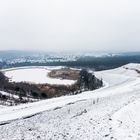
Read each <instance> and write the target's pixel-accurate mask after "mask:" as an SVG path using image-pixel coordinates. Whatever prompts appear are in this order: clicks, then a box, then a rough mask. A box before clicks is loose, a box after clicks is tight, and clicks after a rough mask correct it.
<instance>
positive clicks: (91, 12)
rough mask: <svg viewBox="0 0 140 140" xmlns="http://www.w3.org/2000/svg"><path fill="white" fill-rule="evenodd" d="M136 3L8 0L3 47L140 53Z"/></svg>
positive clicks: (1, 26)
mask: <svg viewBox="0 0 140 140" xmlns="http://www.w3.org/2000/svg"><path fill="white" fill-rule="evenodd" d="M139 5H140V1H138V0H133V1H132V0H117V1H113V0H88V1H87V0H70V1H67V0H59V1H58V0H51V1H46V0H24V1H22V0H12V1H11V0H4V1H1V2H0V19H1V22H0V49H1V50H5V49H22V50H23V49H25V50H34V49H35V50H53V51H54V50H57V51H59V50H93V51H94V50H96V51H97V50H99V51H110V50H113V51H117V50H119V51H130V50H133V51H139V50H140V47H139V44H140V39H139V38H140V26H139V25H140V19H139V17H140V8H139Z"/></svg>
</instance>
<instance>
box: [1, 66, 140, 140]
mask: <svg viewBox="0 0 140 140" xmlns="http://www.w3.org/2000/svg"><path fill="white" fill-rule="evenodd" d="M139 70H140V64H128V65H126V66H123V67H120V68H117V69H113V70H108V71H101V72H96V73H95V74H96V76H97V77H99V78H101V77H102V78H103V80H104V81H105V86H104V87H103V88H101V89H98V90H96V91H88V92H83V93H82V94H78V95H74V96H63V97H59V98H53V99H49V100H43V101H39V102H35V103H29V104H24V105H19V106H15V107H6V108H1V107H0V124H1V125H0V140H139V139H140V119H139V118H140V74H139Z"/></svg>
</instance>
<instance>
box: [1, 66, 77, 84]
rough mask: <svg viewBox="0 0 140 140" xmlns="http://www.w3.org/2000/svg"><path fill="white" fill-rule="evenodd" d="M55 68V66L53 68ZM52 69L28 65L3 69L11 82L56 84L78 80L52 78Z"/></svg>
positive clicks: (71, 82)
mask: <svg viewBox="0 0 140 140" xmlns="http://www.w3.org/2000/svg"><path fill="white" fill-rule="evenodd" d="M52 69H53V68H52ZM50 71H51V69H50V68H47V67H31V68H30V67H29V68H28V67H27V68H17V69H9V70H5V71H3V72H4V73H5V76H7V77H8V78H9V79H10V81H11V82H29V83H35V84H45V83H47V84H56V85H72V84H74V83H75V82H76V81H74V80H64V79H55V78H50V77H49V76H48V73H49V72H50Z"/></svg>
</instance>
